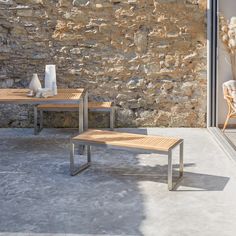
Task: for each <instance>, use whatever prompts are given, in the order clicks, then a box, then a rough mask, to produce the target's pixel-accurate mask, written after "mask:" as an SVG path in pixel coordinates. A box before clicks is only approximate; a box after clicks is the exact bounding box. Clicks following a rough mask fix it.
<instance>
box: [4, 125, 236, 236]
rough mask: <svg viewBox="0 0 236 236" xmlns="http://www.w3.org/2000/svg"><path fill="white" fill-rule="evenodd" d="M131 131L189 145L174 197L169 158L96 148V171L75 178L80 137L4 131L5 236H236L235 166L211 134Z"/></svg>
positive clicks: (51, 132) (200, 131)
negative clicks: (73, 152)
mask: <svg viewBox="0 0 236 236" xmlns="http://www.w3.org/2000/svg"><path fill="white" fill-rule="evenodd" d="M126 131H127V129H126ZM128 131H130V132H138V133H146V134H152V135H155V134H156V135H157V134H158V135H159V134H161V135H168V136H178V137H182V138H184V139H185V151H184V154H185V175H184V178H183V180H182V182H181V183H180V185H179V187H178V188H177V190H176V191H172V192H169V191H168V190H167V182H166V172H167V165H166V164H167V160H166V157H164V156H159V155H156V154H155V155H154V154H145V153H139V154H138V153H132V152H127V151H117V150H103V149H101V148H93V149H92V159H93V163H94V164H93V166H92V167H91V168H90V169H89V170H87V171H85V172H84V173H82V174H81V175H78V176H75V177H71V176H70V175H69V169H68V168H69V162H68V160H69V159H68V155H69V145H68V144H69V137H70V136H71V135H73V133H74V131H72V130H50V129H48V130H43V132H42V133H41V134H40V135H38V136H34V135H32V130H31V129H0V236H3V235H4V236H9V235H11V236H16V235H17V236H29V235H31V236H42V235H48V236H49V235H55V236H62V235H71V236H72V235H74V236H75V235H81V236H82V235H84V236H89V235H90V236H92V235H93V236H95V235H96V236H105V235H106V236H108V235H111V236H115V235H147V236H149V235H150V236H190V235H191V236H194V235H197V236H199V235H201V236H235V235H236V224H235V222H236V165H235V162H234V161H232V160H231V159H229V158H228V157H227V156H226V155H225V154H224V153H223V152H222V151H221V149H220V148H219V147H218V145H217V143H216V142H215V141H214V139H213V138H212V137H211V135H210V134H209V133H208V131H207V130H206V129H184V128H183V129H158V128H156V129H154V128H152V129H128ZM177 152H178V150H176V155H177ZM174 157H177V156H175V155H174ZM175 159H176V160H177V158H175ZM175 167H177V165H176V166H175ZM175 174H177V168H176V169H175Z"/></svg>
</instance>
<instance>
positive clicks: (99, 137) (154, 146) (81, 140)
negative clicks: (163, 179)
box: [70, 130, 184, 190]
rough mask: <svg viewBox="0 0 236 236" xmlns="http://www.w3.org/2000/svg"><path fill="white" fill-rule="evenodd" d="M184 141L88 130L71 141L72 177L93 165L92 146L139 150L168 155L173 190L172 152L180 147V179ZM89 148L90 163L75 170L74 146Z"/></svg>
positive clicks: (169, 177)
mask: <svg viewBox="0 0 236 236" xmlns="http://www.w3.org/2000/svg"><path fill="white" fill-rule="evenodd" d="M183 142H184V140H183V139H179V138H172V137H163V136H149V135H141V134H131V133H123V132H115V131H107V130H88V131H86V132H84V133H81V134H79V135H77V136H75V137H74V138H72V139H71V155H70V171H71V175H76V174H78V173H80V172H81V171H83V170H84V169H86V168H88V167H89V166H90V164H91V151H90V146H102V147H107V148H109V147H111V148H115V149H124V150H134V149H135V150H139V151H141V150H142V151H150V152H154V153H160V154H165V155H168V189H169V190H172V189H173V184H172V150H173V149H174V148H175V147H176V146H180V153H179V161H180V171H179V172H180V173H179V175H180V177H182V175H183ZM76 143H77V144H79V145H86V146H87V158H88V161H87V163H86V164H85V165H83V166H81V167H79V168H75V165H74V145H75V144H76Z"/></svg>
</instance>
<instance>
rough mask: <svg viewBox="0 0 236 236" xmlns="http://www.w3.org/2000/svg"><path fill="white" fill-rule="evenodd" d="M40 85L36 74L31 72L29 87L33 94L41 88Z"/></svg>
mask: <svg viewBox="0 0 236 236" xmlns="http://www.w3.org/2000/svg"><path fill="white" fill-rule="evenodd" d="M41 88H42V85H41V83H40V81H39V78H38V75H37V74H33V77H32V80H31V82H30V84H29V89H30V90H31V91H33V93H34V95H35V94H36V93H37V92H38V89H41Z"/></svg>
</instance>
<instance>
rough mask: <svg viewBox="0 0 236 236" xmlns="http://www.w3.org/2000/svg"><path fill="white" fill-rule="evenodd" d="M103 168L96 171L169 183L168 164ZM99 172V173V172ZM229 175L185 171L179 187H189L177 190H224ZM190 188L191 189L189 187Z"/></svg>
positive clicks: (135, 179)
mask: <svg viewBox="0 0 236 236" xmlns="http://www.w3.org/2000/svg"><path fill="white" fill-rule="evenodd" d="M192 165H194V164H193V163H187V164H185V165H184V167H185V169H186V167H188V166H192ZM101 168H102V169H100V170H99V165H97V167H96V172H103V173H104V172H107V173H110V175H111V176H112V177H114V176H116V177H119V178H120V177H124V178H127V177H128V178H132V179H133V180H134V181H153V182H159V183H166V184H167V165H164V166H160V165H156V166H155V167H147V166H145V167H132V168H131V167H127V168H112V167H108V166H107V168H104V165H103V166H101ZM173 168H175V169H176V170H173V181H175V180H177V179H178V174H179V172H178V169H177V168H178V165H173ZM98 174H99V173H98ZM229 179H230V178H229V177H225V176H217V175H208V174H201V173H194V172H188V171H185V172H184V176H183V177H182V178H181V181H179V183H178V185H177V186H178V188H179V187H187V188H188V189H181V190H179V189H178V188H176V189H175V190H177V191H223V190H224V188H225V186H226V185H227V183H228V181H229ZM189 188H190V189H189Z"/></svg>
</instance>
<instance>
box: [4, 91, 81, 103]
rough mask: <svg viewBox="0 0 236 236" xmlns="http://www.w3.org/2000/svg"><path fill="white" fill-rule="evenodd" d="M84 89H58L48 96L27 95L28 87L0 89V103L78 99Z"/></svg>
mask: <svg viewBox="0 0 236 236" xmlns="http://www.w3.org/2000/svg"><path fill="white" fill-rule="evenodd" d="M84 91H85V90H84V89H58V94H57V95H56V96H53V97H48V98H36V97H27V93H28V92H29V89H0V103H1V102H9V103H19V102H25V103H32V102H43V101H44V102H49V101H51V102H52V103H53V102H57V101H65V102H66V101H75V100H79V99H80V98H81V96H82V94H83V93H84Z"/></svg>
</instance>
